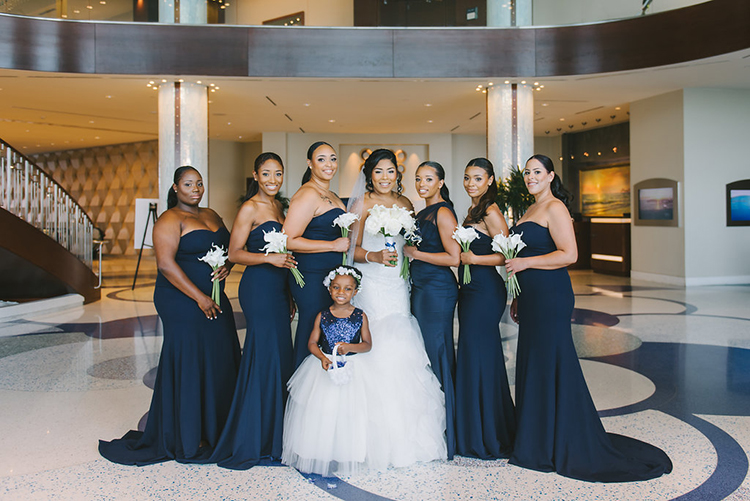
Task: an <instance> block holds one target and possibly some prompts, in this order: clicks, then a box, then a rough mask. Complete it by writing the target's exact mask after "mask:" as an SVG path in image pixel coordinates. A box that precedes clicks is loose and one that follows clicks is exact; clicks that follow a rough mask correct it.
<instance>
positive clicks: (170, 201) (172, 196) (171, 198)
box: [167, 165, 200, 209]
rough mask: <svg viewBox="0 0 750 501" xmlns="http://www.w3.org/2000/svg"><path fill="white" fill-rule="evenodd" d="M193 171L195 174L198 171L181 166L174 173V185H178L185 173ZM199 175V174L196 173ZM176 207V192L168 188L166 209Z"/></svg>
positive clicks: (190, 166)
mask: <svg viewBox="0 0 750 501" xmlns="http://www.w3.org/2000/svg"><path fill="white" fill-rule="evenodd" d="M191 170H194V171H195V172H198V169H196V168H195V167H193V166H192V165H183V166H182V167H179V168H178V169H177V170H175V171H174V180H173V182H174V184H179V183H180V179H182V176H184V175H185V173H186V172H188V171H191ZM198 174H200V172H198ZM176 206H177V192H176V191H175V190H174V188H172V187H171V186H170V187H169V192H168V193H167V209H171V208H172V207H176Z"/></svg>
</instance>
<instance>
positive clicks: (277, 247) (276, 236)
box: [261, 230, 305, 288]
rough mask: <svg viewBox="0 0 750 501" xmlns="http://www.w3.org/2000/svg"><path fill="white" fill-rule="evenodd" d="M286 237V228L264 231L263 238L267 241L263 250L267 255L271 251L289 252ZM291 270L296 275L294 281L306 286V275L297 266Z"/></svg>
mask: <svg viewBox="0 0 750 501" xmlns="http://www.w3.org/2000/svg"><path fill="white" fill-rule="evenodd" d="M286 239H287V234H286V233H284V230H281V231H278V230H273V231H264V232H263V240H265V241H266V242H267V243H266V245H264V246H263V248H262V249H261V250H262V251H265V252H266V256H267V255H268V253H269V252H274V253H277V254H289V251H288V250H287V248H286ZM290 271H291V272H292V276H293V277H294V281H295V282H297V285H299V286H300V288H302V287H304V286H305V277H303V276H302V273H301V272H300V271H299V270H298V269H297V268H291V269H290Z"/></svg>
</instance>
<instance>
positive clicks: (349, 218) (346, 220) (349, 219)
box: [333, 212, 359, 264]
mask: <svg viewBox="0 0 750 501" xmlns="http://www.w3.org/2000/svg"><path fill="white" fill-rule="evenodd" d="M358 219H359V215H358V214H354V213H353V212H344V213H343V214H341V215H340V216H339V217H337V218H336V219H334V220H333V226H338V227H339V228H341V236H342V237H345V238H346V237H348V236H349V228H351V226H352V224H354V221H357V220H358ZM341 264H346V252H344V255H343V257H342V258H341Z"/></svg>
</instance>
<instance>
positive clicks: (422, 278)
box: [404, 162, 461, 459]
mask: <svg viewBox="0 0 750 501" xmlns="http://www.w3.org/2000/svg"><path fill="white" fill-rule="evenodd" d="M415 179H416V188H417V193H418V194H419V196H420V197H422V198H424V199H425V202H426V204H427V207H425V208H424V209H423V210H421V211H420V212H419V214H417V223H418V224H419V228H420V231H421V235H422V242H421V243H420V244H419V245H418V246H417V247H416V248H415V247H411V246H408V245H407V246H404V254H406V256H407V257H410V258H411V259H412V261H411V281H412V288H411V311H412V314H413V315H414V317H415V318H416V319H417V321H418V322H419V328H420V330H421V331H422V337H423V338H424V344H425V350H426V351H427V356H428V357H429V358H430V365H431V366H432V370H433V372H434V373H435V375H436V376H437V378H438V380H439V381H440V385H441V386H442V389H443V392H444V393H445V413H446V420H445V423H446V443H447V446H448V459H453V456H454V454H455V452H456V436H455V430H456V426H455V412H456V392H455V377H456V354H455V348H454V345H453V315H454V313H455V310H456V301H458V284H457V283H456V276H455V275H454V274H453V271H451V269H450V267H451V266H458V263H459V255H460V254H461V247H460V246H459V245H458V242H456V241H455V240H453V238H451V236H452V235H453V230H455V229H456V224H457V221H456V213H455V212H454V211H453V203H451V200H450V196H449V192H448V187H447V186H446V185H445V170H444V169H443V166H442V165H440V164H439V163H437V162H423V163H422V164H421V165H420V166H419V168H417V174H416V178H415Z"/></svg>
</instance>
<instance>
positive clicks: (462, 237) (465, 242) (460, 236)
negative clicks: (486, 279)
mask: <svg viewBox="0 0 750 501" xmlns="http://www.w3.org/2000/svg"><path fill="white" fill-rule="evenodd" d="M477 238H479V233H477V230H475V229H474V228H472V227H471V226H457V227H456V231H454V232H453V240H455V241H456V242H458V244H459V245H460V246H461V250H462V251H464V252H469V247H470V246H471V242H473V241H474V240H476V239H477ZM469 282H471V270H469V265H468V264H465V265H464V280H463V283H464V284H468V283H469Z"/></svg>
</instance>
